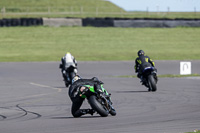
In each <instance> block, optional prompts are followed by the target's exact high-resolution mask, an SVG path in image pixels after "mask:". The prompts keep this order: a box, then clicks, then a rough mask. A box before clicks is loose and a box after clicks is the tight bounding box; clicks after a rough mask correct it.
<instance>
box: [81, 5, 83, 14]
mask: <svg viewBox="0 0 200 133" xmlns="http://www.w3.org/2000/svg"><path fill="white" fill-rule="evenodd" d="M82 14H83V7H82V6H81V15H82Z"/></svg>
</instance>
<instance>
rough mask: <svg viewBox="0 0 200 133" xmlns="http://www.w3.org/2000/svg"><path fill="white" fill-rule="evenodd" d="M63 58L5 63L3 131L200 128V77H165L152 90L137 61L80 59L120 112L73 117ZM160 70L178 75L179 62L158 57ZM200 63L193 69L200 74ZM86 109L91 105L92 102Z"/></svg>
mask: <svg viewBox="0 0 200 133" xmlns="http://www.w3.org/2000/svg"><path fill="white" fill-rule="evenodd" d="M59 63H60V62H19V63H0V85H1V86H0V95H1V96H0V132H1V133H71V132H72V133H94V132H95V133H102V132H105V133H122V132H123V133H183V132H188V131H193V130H194V129H200V117H199V116H200V82H199V81H200V78H193V77H189V78H160V79H159V82H158V84H157V86H158V91H157V92H147V89H146V88H145V87H144V86H142V85H141V84H140V83H139V79H137V78H119V77H117V76H120V75H134V74H135V73H134V71H133V69H134V61H111V62H106V61H98V62H81V61H80V62H78V73H79V75H81V76H82V78H92V77H94V76H96V77H98V78H99V79H100V80H102V81H103V82H104V87H105V88H106V89H107V91H109V92H110V93H111V94H112V96H111V98H112V102H113V106H114V107H115V108H116V111H117V115H116V116H108V117H106V118H103V117H99V115H98V114H95V115H94V116H90V115H86V116H83V117H81V118H73V117H72V115H71V111H70V108H71V101H70V99H69V97H68V88H66V87H65V86H64V82H63V81H62V76H61V72H60V70H59V68H58V67H59ZM156 66H157V69H158V74H179V71H180V70H179V69H180V66H179V61H156ZM199 66H200V61H192V72H193V73H198V74H199V73H200V71H199ZM82 107H83V108H89V105H88V103H87V101H85V102H84V104H83V106H82Z"/></svg>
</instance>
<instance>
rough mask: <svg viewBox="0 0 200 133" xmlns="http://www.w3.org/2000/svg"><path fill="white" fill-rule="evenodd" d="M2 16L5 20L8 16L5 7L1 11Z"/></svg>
mask: <svg viewBox="0 0 200 133" xmlns="http://www.w3.org/2000/svg"><path fill="white" fill-rule="evenodd" d="M1 14H2V17H3V18H4V17H5V14H6V8H5V7H3V8H2V9H1Z"/></svg>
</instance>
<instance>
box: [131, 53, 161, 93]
mask: <svg viewBox="0 0 200 133" xmlns="http://www.w3.org/2000/svg"><path fill="white" fill-rule="evenodd" d="M135 72H136V73H138V74H137V77H138V78H140V80H141V81H140V82H141V83H142V85H145V86H146V87H147V88H148V91H154V92H155V91H156V90H157V86H156V84H157V82H158V77H157V69H156V68H155V63H154V62H153V60H152V59H150V58H149V57H148V56H145V53H144V51H143V50H139V51H138V57H137V58H136V59H135Z"/></svg>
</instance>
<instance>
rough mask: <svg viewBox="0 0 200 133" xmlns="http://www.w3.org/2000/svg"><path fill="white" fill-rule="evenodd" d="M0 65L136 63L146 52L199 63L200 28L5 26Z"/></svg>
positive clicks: (0, 48)
mask: <svg viewBox="0 0 200 133" xmlns="http://www.w3.org/2000/svg"><path fill="white" fill-rule="evenodd" d="M0 34H1V36H0V62H21V61H58V60H60V58H61V57H62V56H63V55H64V54H65V53H66V52H67V51H69V52H71V53H72V55H74V56H75V57H76V59H77V60H80V61H102V60H107V61H109V60H133V59H135V58H136V57H137V51H138V50H140V49H143V50H144V51H145V53H146V54H147V55H149V56H150V57H151V58H152V59H153V60H199V59H200V56H199V53H200V45H199V42H200V37H199V35H200V28H184V27H178V28H167V29H166V28H113V27H110V28H95V27H57V28H56V27H9V28H7V27H4V28H1V30H0Z"/></svg>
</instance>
